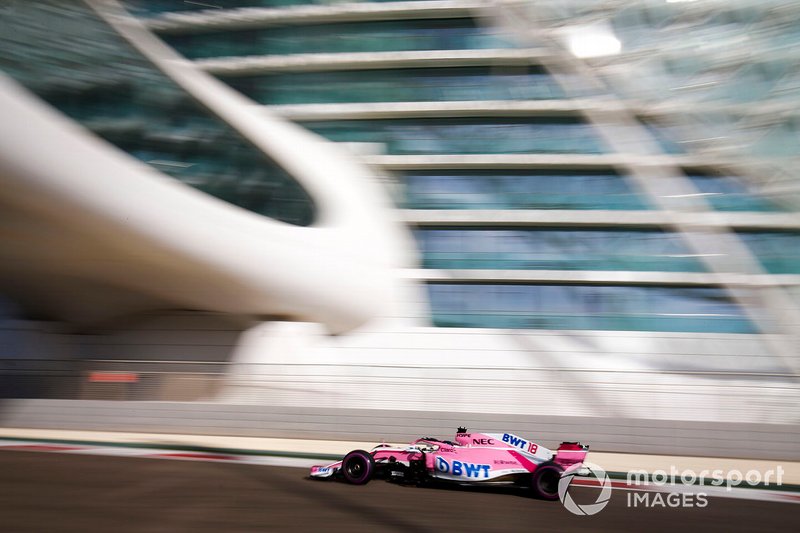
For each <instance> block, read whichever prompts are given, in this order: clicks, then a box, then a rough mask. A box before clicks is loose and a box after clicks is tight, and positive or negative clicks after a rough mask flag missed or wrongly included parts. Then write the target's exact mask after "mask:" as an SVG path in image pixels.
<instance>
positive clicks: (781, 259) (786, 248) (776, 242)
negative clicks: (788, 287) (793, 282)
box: [739, 231, 800, 274]
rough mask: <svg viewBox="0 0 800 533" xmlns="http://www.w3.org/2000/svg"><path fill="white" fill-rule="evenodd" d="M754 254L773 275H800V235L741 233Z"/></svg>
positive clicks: (790, 233) (795, 233)
mask: <svg viewBox="0 0 800 533" xmlns="http://www.w3.org/2000/svg"><path fill="white" fill-rule="evenodd" d="M739 237H741V238H742V239H743V240H744V242H745V243H746V244H747V246H748V247H749V248H750V250H752V252H753V254H755V256H756V257H757V258H758V260H759V261H761V265H762V266H763V267H764V269H765V270H766V271H767V272H769V273H771V274H800V233H797V232H777V231H775V232H766V233H765V232H758V233H739Z"/></svg>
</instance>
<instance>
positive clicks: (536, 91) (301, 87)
mask: <svg viewBox="0 0 800 533" xmlns="http://www.w3.org/2000/svg"><path fill="white" fill-rule="evenodd" d="M222 79H223V81H225V82H226V83H228V84H229V85H230V86H231V87H233V88H234V89H237V90H238V91H240V92H242V93H243V94H245V95H247V96H249V97H250V98H252V99H253V100H255V101H256V102H259V103H262V104H273V105H275V104H330V103H359V102H426V101H439V102H442V101H458V100H464V101H469V100H472V101H474V100H538V99H552V98H563V97H564V94H563V92H562V91H561V89H560V88H559V86H558V84H557V83H556V82H555V80H553V78H552V77H551V76H550V75H548V74H546V73H545V72H543V71H542V69H540V68H536V67H491V68H489V67H463V68H457V67H451V68H411V69H394V70H360V71H359V70H356V71H332V72H295V73H285V74H272V75H263V76H246V77H244V76H241V77H233V76H230V77H223V78H222Z"/></svg>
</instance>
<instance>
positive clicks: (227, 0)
mask: <svg viewBox="0 0 800 533" xmlns="http://www.w3.org/2000/svg"><path fill="white" fill-rule="evenodd" d="M357 1H359V2H365V1H369V2H374V3H380V2H395V1H397V0H357ZM403 1H404V2H409V1H411V2H414V1H417V0H403ZM124 3H125V6H126V7H127V8H128V9H129V10H130V11H131V12H132V13H135V14H137V15H139V16H146V15H158V14H161V13H167V12H185V11H206V10H216V9H236V8H240V7H289V6H300V5H324V6H325V5H331V4H335V2H331V1H330V0H197V1H193V2H187V1H186V0H125V2H124Z"/></svg>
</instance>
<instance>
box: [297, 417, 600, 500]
mask: <svg viewBox="0 0 800 533" xmlns="http://www.w3.org/2000/svg"><path fill="white" fill-rule="evenodd" d="M588 450H589V447H588V446H582V445H581V444H580V443H577V442H564V443H562V444H561V446H559V447H558V450H556V451H555V452H553V451H551V450H548V449H547V448H545V447H544V446H540V445H538V444H536V443H535V442H533V441H530V440H527V439H523V438H521V437H517V436H516V435H512V434H511V433H467V430H466V429H465V428H458V433H456V441H455V442H451V441H447V440H439V439H435V438H431V437H422V438H421V439H417V440H415V441H414V442H412V443H411V444H410V445H409V446H406V447H401V448H396V447H392V446H389V445H388V444H380V445H378V446H376V447H375V448H374V449H373V450H372V451H371V452H366V451H364V450H355V451H352V452H350V453H348V454H347V455H346V456H345V458H344V459H342V460H341V461H338V462H336V463H333V464H330V465H327V466H313V467H311V477H312V478H343V479H344V480H345V481H347V482H349V483H352V484H354V485H363V484H365V483H367V482H369V480H370V479H372V478H377V477H380V478H384V479H393V480H399V481H406V482H412V483H424V482H426V481H432V480H441V481H450V482H457V483H462V484H481V485H483V484H501V483H502V484H516V485H519V486H523V487H529V488H530V489H531V490H532V491H533V493H534V494H535V495H536V496H538V497H540V498H544V499H546V500H556V499H558V481H559V480H560V479H561V476H562V475H564V474H565V473H569V472H573V471H575V470H578V469H580V468H581V466H582V465H583V461H584V459H585V458H586V454H587V453H588Z"/></svg>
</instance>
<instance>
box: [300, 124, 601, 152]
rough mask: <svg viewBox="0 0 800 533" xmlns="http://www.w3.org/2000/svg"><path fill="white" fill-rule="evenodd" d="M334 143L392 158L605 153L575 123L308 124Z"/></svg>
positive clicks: (587, 131)
mask: <svg viewBox="0 0 800 533" xmlns="http://www.w3.org/2000/svg"><path fill="white" fill-rule="evenodd" d="M302 124H303V125H304V126H305V127H307V128H308V129H310V130H312V131H315V132H317V133H319V134H320V135H322V136H324V137H327V138H328V139H331V140H333V141H339V142H362V143H380V144H382V145H384V147H385V151H386V153H389V154H397V155H402V154H515V153H523V154H524V153H557V154H559V153H574V154H600V153H604V152H605V147H604V146H603V144H602V142H601V141H600V139H599V138H598V137H597V135H596V134H595V132H594V130H593V128H592V127H591V126H590V125H588V124H585V123H583V122H582V121H580V120H579V119H573V118H551V117H547V118H537V117H527V118H504V117H496V118H493V117H489V118H419V119H416V118H404V119H386V120H339V121H325V122H321V121H319V122H304V123H302Z"/></svg>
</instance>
